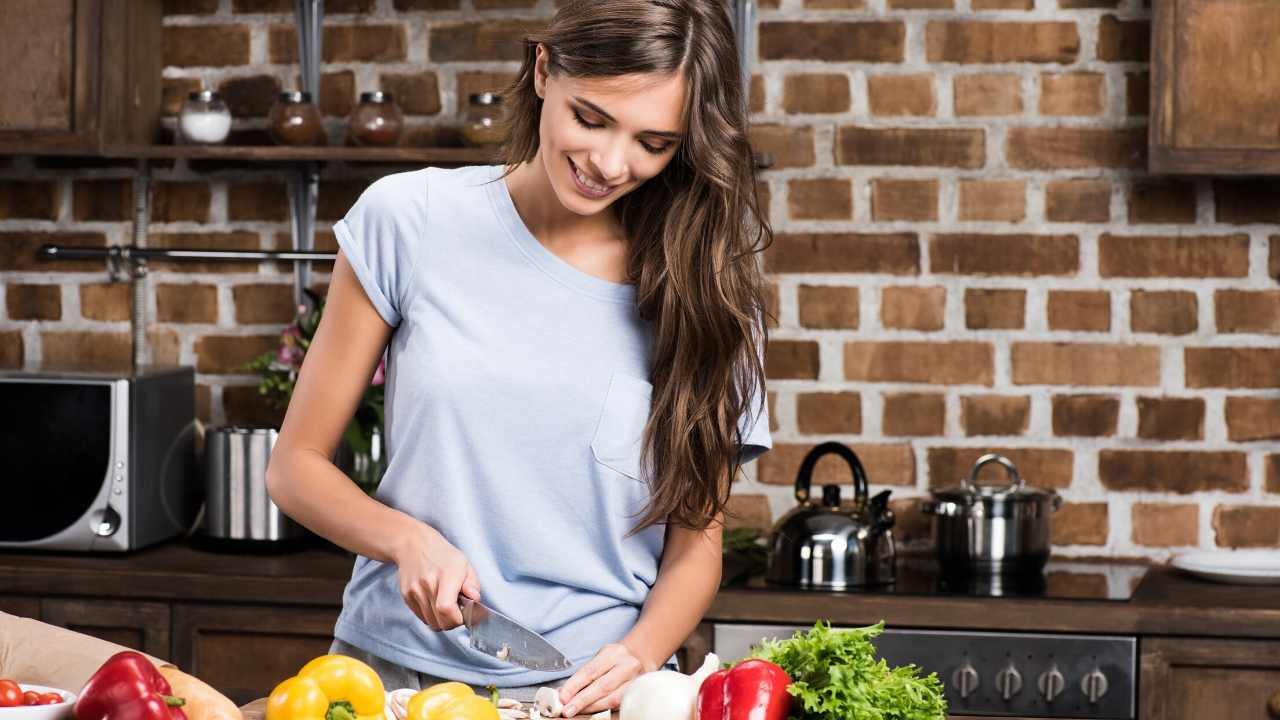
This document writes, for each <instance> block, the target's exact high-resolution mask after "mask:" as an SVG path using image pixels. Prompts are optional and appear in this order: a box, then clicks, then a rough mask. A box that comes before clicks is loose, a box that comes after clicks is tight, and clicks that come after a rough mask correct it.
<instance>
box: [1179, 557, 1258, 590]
mask: <svg viewBox="0 0 1280 720" xmlns="http://www.w3.org/2000/svg"><path fill="white" fill-rule="evenodd" d="M1169 564H1170V565H1172V566H1174V567H1176V568H1179V569H1181V570H1185V571H1187V572H1189V573H1191V574H1192V575H1197V576H1199V577H1202V578H1205V579H1206V580H1213V581H1215V582H1223V583H1236V584H1241V585H1280V550H1220V551H1216V552H1190V553H1183V554H1181V555H1176V556H1174V558H1173V559H1172V560H1170V561H1169Z"/></svg>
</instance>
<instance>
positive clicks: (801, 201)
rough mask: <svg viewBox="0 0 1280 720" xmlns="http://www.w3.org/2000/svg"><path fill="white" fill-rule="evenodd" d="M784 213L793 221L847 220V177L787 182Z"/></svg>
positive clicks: (849, 192) (849, 190) (849, 189)
mask: <svg viewBox="0 0 1280 720" xmlns="http://www.w3.org/2000/svg"><path fill="white" fill-rule="evenodd" d="M787 213H788V214H789V215H790V216H791V217H792V218H793V219H796V220H848V219H849V218H851V217H853V183H852V182H851V181H850V180H849V179H847V178H815V179H812V180H803V179H797V180H788V181H787Z"/></svg>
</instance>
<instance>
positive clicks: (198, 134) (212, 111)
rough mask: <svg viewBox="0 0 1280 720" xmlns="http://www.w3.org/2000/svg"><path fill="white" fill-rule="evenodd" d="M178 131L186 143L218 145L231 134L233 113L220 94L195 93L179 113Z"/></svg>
mask: <svg viewBox="0 0 1280 720" xmlns="http://www.w3.org/2000/svg"><path fill="white" fill-rule="evenodd" d="M178 131H179V132H180V133H181V134H182V138H183V140H185V141H186V142H189V143H194V144H196V145H216V144H218V143H220V142H222V141H224V140H226V139H227V135H228V134H229V133H230V132H231V111H230V110H229V109H227V103H226V102H224V101H223V99H222V96H221V95H219V94H218V93H216V92H214V91H212V90H201V91H200V92H193V93H191V94H190V95H188V96H187V99H186V100H185V101H184V102H183V103H182V109H181V110H179V111H178Z"/></svg>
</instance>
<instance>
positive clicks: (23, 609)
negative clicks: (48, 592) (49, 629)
mask: <svg viewBox="0 0 1280 720" xmlns="http://www.w3.org/2000/svg"><path fill="white" fill-rule="evenodd" d="M0 612H4V613H9V614H10V615H17V616H18V617H25V618H35V619H36V620H39V619H40V598H35V597H28V596H26V595H0Z"/></svg>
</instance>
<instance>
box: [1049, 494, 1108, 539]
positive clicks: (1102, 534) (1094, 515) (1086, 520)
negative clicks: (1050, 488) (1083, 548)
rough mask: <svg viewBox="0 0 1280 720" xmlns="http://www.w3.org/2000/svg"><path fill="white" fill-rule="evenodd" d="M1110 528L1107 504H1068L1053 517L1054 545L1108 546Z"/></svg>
mask: <svg viewBox="0 0 1280 720" xmlns="http://www.w3.org/2000/svg"><path fill="white" fill-rule="evenodd" d="M1109 532H1110V526H1109V523H1108V519H1107V504H1106V503H1105V502H1098V503H1066V504H1064V505H1063V506H1062V507H1060V508H1058V511H1057V512H1056V513H1054V515H1053V528H1052V534H1053V538H1052V540H1051V542H1052V543H1053V544H1054V545H1106V544H1107V535H1108V534H1109Z"/></svg>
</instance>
